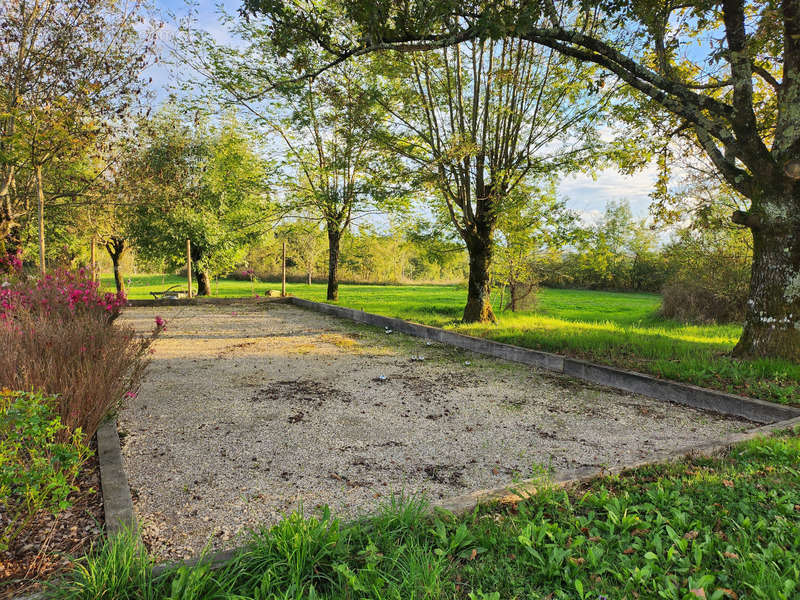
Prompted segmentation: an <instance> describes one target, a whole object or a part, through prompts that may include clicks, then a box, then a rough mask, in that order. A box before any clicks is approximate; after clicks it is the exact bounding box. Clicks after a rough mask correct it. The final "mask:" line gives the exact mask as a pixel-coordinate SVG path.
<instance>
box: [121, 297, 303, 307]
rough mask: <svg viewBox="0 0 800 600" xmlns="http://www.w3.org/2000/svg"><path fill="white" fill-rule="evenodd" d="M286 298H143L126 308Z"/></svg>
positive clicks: (258, 302)
mask: <svg viewBox="0 0 800 600" xmlns="http://www.w3.org/2000/svg"><path fill="white" fill-rule="evenodd" d="M286 301H287V298H286V297H283V298H281V297H280V296H260V297H258V298H256V297H254V296H240V297H231V298H216V297H209V296H199V297H195V298H177V299H176V298H171V299H166V298H165V299H163V300H154V299H150V298H145V299H141V300H128V301H127V303H126V305H127V306H200V305H203V304H217V305H221V306H227V305H230V304H262V303H265V302H286Z"/></svg>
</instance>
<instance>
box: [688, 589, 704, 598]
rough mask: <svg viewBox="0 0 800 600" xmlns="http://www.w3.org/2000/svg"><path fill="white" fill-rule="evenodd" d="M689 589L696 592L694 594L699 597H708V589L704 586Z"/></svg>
mask: <svg viewBox="0 0 800 600" xmlns="http://www.w3.org/2000/svg"><path fill="white" fill-rule="evenodd" d="M689 591H690V592H691V593H692V594H694V596H696V597H697V598H705V597H706V591H705V590H704V589H703V588H695V589H693V590H689Z"/></svg>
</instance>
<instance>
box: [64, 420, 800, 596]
mask: <svg viewBox="0 0 800 600" xmlns="http://www.w3.org/2000/svg"><path fill="white" fill-rule="evenodd" d="M799 461H800V437H798V432H786V433H784V434H783V435H780V436H777V437H775V438H771V439H757V440H754V441H751V442H748V443H746V444H743V445H740V446H737V447H735V448H734V449H733V450H732V451H731V452H730V453H729V454H728V455H727V456H725V457H724V458H722V459H715V460H709V459H696V460H686V461H684V462H681V463H676V464H666V465H657V466H650V467H643V468H640V469H637V470H635V471H632V472H629V473H627V474H626V475H624V476H616V477H606V478H598V479H595V480H593V481H591V482H589V484H588V487H584V488H579V489H575V490H571V491H564V490H560V489H553V488H547V487H542V488H540V489H539V491H538V493H537V494H536V495H533V496H530V497H529V498H527V499H525V500H522V501H520V502H517V503H515V504H512V505H505V506H483V507H480V508H478V509H476V510H475V511H474V512H472V513H471V514H468V515H466V516H463V517H461V518H454V517H452V516H449V515H447V514H443V513H437V514H431V513H430V512H429V511H428V510H427V506H426V503H425V502H424V501H422V500H420V499H415V498H412V499H400V498H397V497H394V498H392V499H391V500H390V501H389V502H387V503H385V504H383V505H381V506H379V507H378V508H377V512H376V513H375V514H374V515H373V516H369V517H364V518H361V519H359V520H356V521H354V522H352V523H348V524H343V523H340V522H339V521H338V520H337V519H335V518H334V517H332V516H331V514H330V513H329V512H328V510H327V509H323V510H322V512H321V513H320V514H319V515H318V516H312V517H304V516H303V515H302V514H301V513H295V514H292V515H289V516H287V517H286V518H285V519H284V520H283V521H282V522H281V523H279V524H278V525H275V526H274V527H272V528H271V529H268V530H267V529H264V530H259V531H257V532H255V533H254V534H253V536H252V538H251V540H250V543H249V544H248V545H247V546H246V547H245V548H244V549H243V550H242V551H241V552H240V553H239V554H238V555H237V556H235V557H234V558H233V559H232V560H231V561H229V562H227V563H225V564H223V565H222V566H221V567H220V568H218V569H216V570H212V569H211V568H210V567H209V565H208V563H207V562H201V563H200V565H198V566H196V567H177V568H174V569H172V570H169V571H167V572H166V573H164V574H162V575H161V576H159V577H158V578H156V579H154V578H153V577H152V576H151V575H150V565H149V563H148V562H147V561H146V559H145V558H144V557H143V555H142V550H141V546H140V545H139V544H138V542H137V541H135V540H134V539H133V538H119V537H118V538H115V539H113V540H111V541H110V542H107V544H106V546H105V547H104V548H102V549H101V550H100V551H98V552H95V553H93V555H92V556H90V557H89V558H88V559H87V560H86V561H85V562H84V563H82V564H81V565H80V566H79V567H78V569H76V570H75V571H74V572H73V573H72V574H70V576H69V577H68V579H67V582H65V583H64V584H60V585H58V586H54V589H53V593H54V597H55V598H59V599H67V598H69V599H70V600H79V599H86V600H88V599H90V598H91V599H95V598H112V597H113V598H124V599H127V598H141V599H146V600H150V599H153V600H155V599H160V598H165V599H166V598H170V599H175V598H181V599H184V600H192V599H198V600H199V599H201V598H202V599H204V600H205V599H209V600H210V599H223V598H226V599H233V598H236V599H244V598H248V599H251V598H252V599H256V600H262V599H263V600H266V599H278V598H282V599H290V598H291V599H297V600H299V599H300V598H320V599H321V598H326V599H331V600H334V599H336V600H339V599H341V600H345V599H352V598H387V599H396V600H401V599H403V600H405V599H410V598H414V599H422V598H425V599H452V598H464V597H467V598H470V599H471V600H499V599H500V598H546V597H551V598H559V599H568V598H569V599H571V598H580V599H585V598H590V599H592V600H597V599H599V598H622V597H641V598H667V599H671V598H672V599H676V600H683V599H689V598H695V597H698V595H700V597H705V598H714V599H715V600H723V599H725V598H728V599H729V598H737V597H742V598H744V597H748V598H763V599H765V600H766V599H770V600H771V599H782V600H788V599H790V598H794V597H796V595H797V592H798V587H797V585H798V584H797V582H798V580H800V565H798V562H797V560H796V558H797V555H798V553H800V510H798V507H799V506H800V473H799V472H798V470H797V464H798V462H799ZM88 573H98V574H100V576H96V577H93V578H91V582H92V584H91V585H86V582H87V580H89V579H90V578H89V577H87V574H88Z"/></svg>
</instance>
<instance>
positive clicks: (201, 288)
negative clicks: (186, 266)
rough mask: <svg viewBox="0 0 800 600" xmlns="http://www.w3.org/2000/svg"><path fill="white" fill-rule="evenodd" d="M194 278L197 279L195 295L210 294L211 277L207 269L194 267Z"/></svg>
mask: <svg viewBox="0 0 800 600" xmlns="http://www.w3.org/2000/svg"><path fill="white" fill-rule="evenodd" d="M194 274H195V279H197V295H198V296H210V295H211V277H210V276H209V274H208V271H200V270H198V269H195V271H194Z"/></svg>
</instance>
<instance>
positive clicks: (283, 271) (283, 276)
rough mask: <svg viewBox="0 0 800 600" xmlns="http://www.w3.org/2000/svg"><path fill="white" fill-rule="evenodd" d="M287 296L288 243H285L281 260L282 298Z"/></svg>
mask: <svg viewBox="0 0 800 600" xmlns="http://www.w3.org/2000/svg"><path fill="white" fill-rule="evenodd" d="M285 295H286V241H285V240H284V242H283V258H282V259H281V296H282V297H283V296H285Z"/></svg>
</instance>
